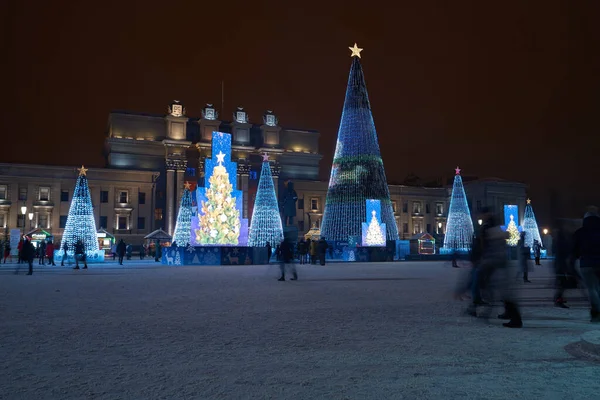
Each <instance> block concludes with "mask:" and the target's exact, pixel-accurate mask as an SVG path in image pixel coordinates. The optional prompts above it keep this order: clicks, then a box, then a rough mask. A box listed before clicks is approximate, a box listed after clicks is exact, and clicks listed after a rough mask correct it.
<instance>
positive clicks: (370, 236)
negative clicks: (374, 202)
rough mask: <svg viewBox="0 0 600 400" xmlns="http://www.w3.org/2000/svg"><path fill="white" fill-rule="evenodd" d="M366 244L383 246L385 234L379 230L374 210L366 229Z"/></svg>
mask: <svg viewBox="0 0 600 400" xmlns="http://www.w3.org/2000/svg"><path fill="white" fill-rule="evenodd" d="M367 244H368V245H369V246H377V245H379V246H385V236H383V232H381V226H380V225H379V222H378V221H377V217H376V212H375V210H373V216H372V217H371V222H370V223H369V228H368V229H367Z"/></svg>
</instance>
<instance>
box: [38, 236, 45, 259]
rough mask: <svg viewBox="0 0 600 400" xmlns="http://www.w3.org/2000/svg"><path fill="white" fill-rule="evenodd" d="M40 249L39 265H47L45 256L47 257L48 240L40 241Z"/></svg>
mask: <svg viewBox="0 0 600 400" xmlns="http://www.w3.org/2000/svg"><path fill="white" fill-rule="evenodd" d="M39 250H40V254H39V256H40V258H39V260H38V264H39V265H45V264H46V262H45V258H46V241H45V240H42V241H41V242H40V246H39Z"/></svg>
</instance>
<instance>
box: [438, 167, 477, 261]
mask: <svg viewBox="0 0 600 400" xmlns="http://www.w3.org/2000/svg"><path fill="white" fill-rule="evenodd" d="M455 172H456V175H455V176H454V185H453V187H452V197H451V198H450V208H449V209H448V222H447V224H446V235H445V236H444V246H443V247H442V248H441V249H440V252H441V253H445V254H448V253H452V252H467V251H469V250H470V249H471V244H472V242H473V220H472V219H471V212H470V211H469V205H468V204H467V196H466V195H465V189H464V187H463V183H462V178H461V176H460V168H458V167H456V169H455Z"/></svg>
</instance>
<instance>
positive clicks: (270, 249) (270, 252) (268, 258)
mask: <svg viewBox="0 0 600 400" xmlns="http://www.w3.org/2000/svg"><path fill="white" fill-rule="evenodd" d="M266 247H267V264H268V263H269V262H270V261H271V254H273V246H271V242H267V245H266Z"/></svg>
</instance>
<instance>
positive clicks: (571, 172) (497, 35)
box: [0, 0, 600, 219]
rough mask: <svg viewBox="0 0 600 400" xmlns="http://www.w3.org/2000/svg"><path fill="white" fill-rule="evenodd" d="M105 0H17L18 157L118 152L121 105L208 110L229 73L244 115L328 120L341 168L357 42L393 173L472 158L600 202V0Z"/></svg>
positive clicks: (9, 58) (426, 171) (11, 137)
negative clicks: (107, 140)
mask: <svg viewBox="0 0 600 400" xmlns="http://www.w3.org/2000/svg"><path fill="white" fill-rule="evenodd" d="M84 3H85V4H84ZM87 3H90V4H91V2H81V1H75V0H62V1H60V2H51V1H30V0H4V1H0V7H1V8H0V25H1V28H0V29H2V32H1V33H2V38H1V39H0V40H2V42H1V48H0V50H1V56H0V62H1V63H2V66H1V68H2V74H1V79H2V84H1V86H0V97H1V98H2V103H1V104H0V105H1V112H0V115H1V119H0V124H1V125H0V129H1V132H2V138H3V146H2V148H3V151H2V152H1V158H0V161H3V162H27V163H42V164H45V163H48V164H81V163H85V164H86V165H90V166H102V165H103V163H104V159H103V155H102V149H103V140H104V137H105V129H106V122H107V116H108V113H109V111H111V110H115V109H125V110H130V111H139V112H149V113H164V112H165V110H166V107H167V104H168V103H169V101H170V100H172V99H180V100H182V101H183V102H184V103H185V105H186V107H187V110H188V114H189V115H191V116H199V114H200V109H201V108H202V106H203V105H204V104H205V103H207V102H213V103H215V105H220V91H221V90H220V82H221V80H224V81H225V110H226V112H225V117H226V118H230V117H229V116H230V112H231V111H232V110H233V108H234V107H235V106H237V105H243V106H244V107H245V108H246V109H247V110H248V112H249V115H250V119H251V120H252V121H253V122H259V119H260V116H261V115H262V113H263V111H264V110H265V109H273V110H274V111H275V112H276V114H277V115H278V116H279V118H280V123H281V125H283V126H289V127H297V128H306V129H316V130H319V131H320V132H321V152H322V153H323V154H324V156H325V158H324V160H323V162H322V166H321V169H322V173H321V175H322V177H323V178H324V179H325V178H327V177H328V174H329V169H330V166H331V157H332V153H333V150H334V144H335V140H336V135H337V128H338V124H339V119H340V116H341V109H342V104H343V100H344V94H345V86H346V81H347V78H348V72H349V68H350V63H351V59H350V57H349V55H350V52H349V50H348V49H347V47H348V46H351V45H353V43H354V42H357V43H358V45H359V47H363V48H364V49H365V50H364V51H363V52H362V57H363V58H362V64H363V68H364V71H365V77H366V81H367V87H368V90H369V96H370V99H371V104H372V107H373V114H374V118H375V124H376V127H377V131H378V134H379V141H380V146H381V149H382V156H383V160H384V164H385V167H386V172H387V176H388V179H389V180H390V181H391V182H399V181H402V180H403V179H404V177H406V176H407V175H408V174H409V173H411V172H413V173H415V174H417V175H418V176H421V177H423V178H430V177H436V176H441V175H450V176H451V174H452V171H453V168H454V167H455V166H456V165H457V164H458V165H460V166H461V168H462V169H463V172H464V174H465V175H476V176H494V177H501V178H505V179H511V180H519V181H524V182H527V183H529V184H530V195H531V197H532V199H533V204H534V209H535V210H536V212H537V214H538V217H541V218H542V219H547V218H548V210H549V203H550V202H549V192H550V190H551V189H552V188H555V189H557V190H558V191H559V193H560V199H561V203H560V204H561V209H562V212H561V214H563V215H575V216H576V215H579V214H580V210H582V209H583V207H584V206H585V205H587V204H591V203H600V197H599V196H600V188H599V187H598V184H599V178H598V159H597V158H596V157H598V152H599V150H600V139H598V133H599V132H600V119H599V117H598V111H599V110H600V95H599V93H600V57H599V54H600V52H599V50H600V49H599V46H598V43H600V34H599V31H600V29H599V28H598V25H599V24H598V23H597V20H598V16H599V15H600V8H599V7H598V5H597V3H599V2H598V1H591V0H590V1H585V0H581V1H569V0H565V1H554V0H543V1H526V0H518V1H504V2H491V1H485V2H482V1H426V2H419V1H406V2H400V3H402V4H400V5H396V6H393V7H390V6H389V5H388V3H391V2H388V1H386V2H379V1H361V2H355V1H344V2H339V5H335V2H333V1H332V2H326V1H320V2H285V1H281V0H278V1H262V2H251V1H221V2H219V1H211V2H204V1H189V2H183V1H181V2H180V1H164V0H162V1H155V0H144V1H101V2H94V4H95V6H90V5H89V4H87ZM287 3H290V4H296V5H287Z"/></svg>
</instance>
